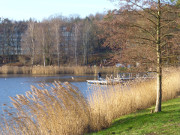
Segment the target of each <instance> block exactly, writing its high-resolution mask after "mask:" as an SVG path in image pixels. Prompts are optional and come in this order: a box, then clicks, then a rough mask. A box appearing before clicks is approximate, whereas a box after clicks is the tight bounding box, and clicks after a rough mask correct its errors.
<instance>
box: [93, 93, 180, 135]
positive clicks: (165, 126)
mask: <svg viewBox="0 0 180 135" xmlns="http://www.w3.org/2000/svg"><path fill="white" fill-rule="evenodd" d="M153 109H154V107H151V108H148V109H146V110H142V111H139V112H136V113H132V114H129V115H125V116H122V117H121V118H120V119H116V120H115V121H113V123H112V125H111V127H110V128H108V129H105V130H102V131H99V132H97V133H92V134H91V135H110V134H116V135H119V134H121V135H179V134H180V97H179V98H176V99H173V100H170V101H167V102H164V103H163V104H162V110H163V112H160V113H152V111H151V110H153Z"/></svg>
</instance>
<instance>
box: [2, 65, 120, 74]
mask: <svg viewBox="0 0 180 135" xmlns="http://www.w3.org/2000/svg"><path fill="white" fill-rule="evenodd" d="M97 72H102V73H106V74H114V73H117V68H116V67H89V66H60V67H58V66H45V67H44V66H32V67H27V66H23V67H18V66H2V67H0V74H33V75H56V74H75V75H80V74H96V73H97Z"/></svg>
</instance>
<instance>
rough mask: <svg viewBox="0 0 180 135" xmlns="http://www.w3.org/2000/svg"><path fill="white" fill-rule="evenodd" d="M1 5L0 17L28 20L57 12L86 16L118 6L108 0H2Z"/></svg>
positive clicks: (45, 16)
mask: <svg viewBox="0 0 180 135" xmlns="http://www.w3.org/2000/svg"><path fill="white" fill-rule="evenodd" d="M0 5H1V7H0V17H3V18H9V19H13V20H28V19H29V18H30V17H31V18H35V19H37V20H42V19H43V18H48V17H49V16H50V15H55V14H61V15H63V16H67V17H68V16H69V15H74V14H78V15H79V16H80V17H85V16H87V15H89V14H95V13H97V12H99V13H103V12H104V11H107V10H109V9H115V8H116V7H115V6H114V3H111V2H109V1H108V0H0Z"/></svg>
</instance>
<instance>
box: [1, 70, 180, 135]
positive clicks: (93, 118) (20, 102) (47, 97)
mask: <svg viewBox="0 0 180 135" xmlns="http://www.w3.org/2000/svg"><path fill="white" fill-rule="evenodd" d="M179 80H180V70H179V69H178V70H175V69H174V70H166V71H164V77H163V101H165V100H168V99H171V98H174V97H176V96H177V94H178V93H179V92H180V82H179ZM155 86H156V81H155V80H135V81H134V82H131V83H125V84H122V85H117V86H114V87H111V88H109V89H107V90H104V89H101V87H99V89H95V90H94V91H93V92H92V94H91V96H90V97H89V98H88V99H85V98H84V97H83V95H82V94H81V93H80V91H79V90H78V89H77V88H76V87H75V86H73V85H71V84H69V83H65V84H62V83H60V82H55V83H54V84H53V86H51V87H50V86H46V85H44V84H42V85H41V87H40V88H36V87H32V91H29V92H26V96H24V95H17V97H14V98H11V100H12V103H13V105H14V107H15V109H16V112H15V113H14V114H13V115H11V119H8V120H7V119H4V124H1V132H2V133H1V134H38V135H40V134H42V135H46V134H47V135H48V134H52V135H61V134H62V135H73V134H76V135H78V134H84V133H87V132H91V131H98V130H101V129H103V128H107V127H108V126H110V125H111V123H112V121H113V120H114V119H116V118H119V117H120V116H122V115H124V114H128V113H131V112H135V111H137V110H139V109H144V108H147V107H150V106H151V105H153V104H155V100H156V87H155Z"/></svg>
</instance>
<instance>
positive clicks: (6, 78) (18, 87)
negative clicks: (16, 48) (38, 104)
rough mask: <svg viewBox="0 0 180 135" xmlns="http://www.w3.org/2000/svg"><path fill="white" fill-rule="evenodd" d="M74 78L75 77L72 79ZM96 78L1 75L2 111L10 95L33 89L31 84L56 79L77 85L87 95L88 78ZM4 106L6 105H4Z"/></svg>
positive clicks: (50, 81)
mask: <svg viewBox="0 0 180 135" xmlns="http://www.w3.org/2000/svg"><path fill="white" fill-rule="evenodd" d="M72 78H73V79H72ZM91 79H95V77H94V76H93V75H88V76H86V75H84V76H75V75H56V76H33V75H0V84H1V87H0V93H1V94H0V112H1V110H2V107H3V104H7V105H10V101H11V100H10V99H9V96H11V97H14V96H16V95H17V94H25V92H26V91H29V90H31V85H34V86H38V84H40V83H48V84H50V83H53V82H54V81H61V82H70V83H71V84H73V85H75V86H77V87H78V88H79V89H80V91H81V92H82V93H83V95H84V96H85V97H87V96H88V94H89V91H90V86H89V84H87V82H86V80H91ZM3 108H4V107H3Z"/></svg>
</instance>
